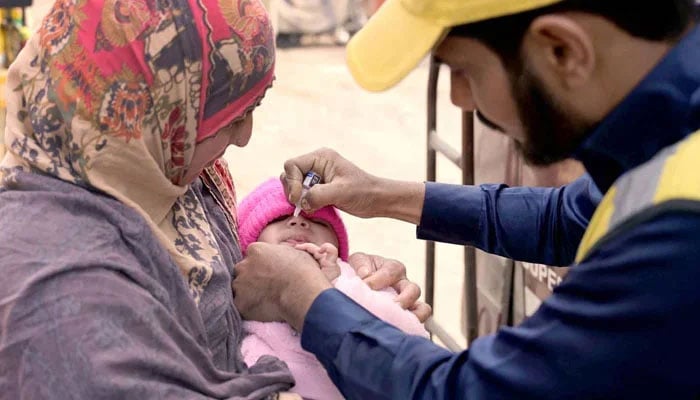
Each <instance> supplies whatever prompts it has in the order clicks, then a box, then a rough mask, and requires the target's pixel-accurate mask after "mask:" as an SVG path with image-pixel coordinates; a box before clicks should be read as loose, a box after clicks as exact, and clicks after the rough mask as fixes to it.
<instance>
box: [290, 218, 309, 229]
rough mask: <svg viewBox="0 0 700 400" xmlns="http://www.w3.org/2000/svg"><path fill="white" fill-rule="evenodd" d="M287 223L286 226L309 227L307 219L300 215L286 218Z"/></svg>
mask: <svg viewBox="0 0 700 400" xmlns="http://www.w3.org/2000/svg"><path fill="white" fill-rule="evenodd" d="M287 225H288V226H297V225H299V226H301V227H302V228H308V227H309V221H308V220H307V219H306V218H304V217H302V216H301V215H300V216H298V217H294V216H292V217H291V218H289V219H288V220H287Z"/></svg>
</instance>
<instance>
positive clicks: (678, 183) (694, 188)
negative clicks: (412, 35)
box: [654, 131, 700, 204]
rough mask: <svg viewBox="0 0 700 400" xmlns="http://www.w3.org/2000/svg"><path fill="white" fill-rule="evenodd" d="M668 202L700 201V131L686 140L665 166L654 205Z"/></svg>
mask: <svg viewBox="0 0 700 400" xmlns="http://www.w3.org/2000/svg"><path fill="white" fill-rule="evenodd" d="M668 200H699V201H700V131H698V132H696V133H694V134H692V135H691V136H689V137H688V138H687V139H686V140H684V141H683V142H682V143H681V144H680V146H678V150H677V151H676V152H675V153H674V154H673V155H672V156H670V157H669V158H668V160H667V161H666V163H665V164H664V168H663V171H662V173H661V178H660V179H659V185H658V186H657V189H656V194H655V195H654V204H660V203H663V202H665V201H668Z"/></svg>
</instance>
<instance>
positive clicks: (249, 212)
mask: <svg viewBox="0 0 700 400" xmlns="http://www.w3.org/2000/svg"><path fill="white" fill-rule="evenodd" d="M293 213H294V205H292V204H291V203H289V201H288V200H287V198H286V197H285V195H284V189H283V188H282V183H281V182H280V180H279V178H271V179H269V180H267V181H266V182H264V183H263V184H261V185H260V186H258V187H257V188H255V189H254V190H253V191H252V192H250V194H249V195H248V196H246V197H245V198H244V199H243V200H242V201H241V203H240V204H239V206H238V234H239V236H240V239H241V251H242V252H243V254H244V255H245V253H246V250H247V249H248V245H250V244H251V243H253V242H255V241H257V240H258V237H260V232H262V230H263V228H265V227H266V226H267V225H268V224H270V222H272V221H274V220H276V219H278V218H280V217H284V216H288V215H292V214H293ZM302 215H303V216H304V217H309V218H316V219H321V220H323V221H326V222H328V223H329V224H330V225H331V227H333V230H334V231H335V235H336V236H337V237H338V256H339V257H340V259H341V260H343V261H347V260H348V233H347V231H346V230H345V224H343V220H342V219H341V218H340V214H338V211H337V210H336V209H335V207H331V206H328V207H324V208H322V209H320V210H318V211H316V212H315V213H313V214H311V215H307V214H306V213H302Z"/></svg>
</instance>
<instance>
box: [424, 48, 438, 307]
mask: <svg viewBox="0 0 700 400" xmlns="http://www.w3.org/2000/svg"><path fill="white" fill-rule="evenodd" d="M439 73H440V64H439V63H438V62H437V61H436V60H435V59H434V58H432V59H431V60H430V75H429V77H428V126H427V146H426V147H427V163H426V164H427V174H426V175H427V180H428V181H429V182H435V179H436V177H437V157H436V154H435V150H434V149H433V148H432V145H431V141H430V137H431V136H430V134H431V132H434V131H435V129H436V128H437V84H438V76H439ZM434 300H435V242H433V241H427V242H426V243H425V302H426V303H428V304H429V305H430V306H431V307H432V306H433V305H434Z"/></svg>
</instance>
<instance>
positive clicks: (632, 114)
mask: <svg viewBox="0 0 700 400" xmlns="http://www.w3.org/2000/svg"><path fill="white" fill-rule="evenodd" d="M698 129H700V28H695V29H693V30H692V31H691V32H690V33H688V34H687V35H686V37H684V38H683V39H682V40H681V42H679V43H678V45H676V46H675V47H674V48H673V49H671V51H669V53H668V54H667V55H666V56H665V57H664V58H663V59H662V60H661V62H660V63H659V64H658V65H657V66H656V67H655V68H654V69H653V70H652V71H651V72H650V73H649V75H647V76H646V77H645V78H644V79H643V80H642V82H641V83H640V84H639V85H637V87H636V88H634V89H633V90H632V92H630V94H629V95H628V96H627V97H626V98H625V99H624V100H623V101H622V103H620V104H619V105H618V106H617V107H616V108H615V109H613V111H612V112H611V113H610V114H608V116H607V117H606V118H605V119H604V120H603V121H602V122H601V123H600V125H598V126H597V127H596V128H595V129H594V130H593V132H592V133H591V134H590V135H589V136H588V137H587V138H586V139H585V140H584V141H583V143H582V144H581V145H580V146H579V148H578V149H577V151H576V153H575V154H574V156H575V157H576V158H577V159H578V160H580V161H581V162H582V163H583V164H584V166H585V167H586V170H587V171H588V172H589V174H590V175H591V177H592V178H593V180H594V181H595V183H596V185H597V186H598V188H599V189H600V190H601V191H602V192H603V193H604V192H606V191H607V190H608V189H609V188H610V186H612V184H613V183H614V182H615V180H616V179H617V178H618V177H620V176H621V175H622V174H624V173H625V172H627V171H629V170H631V169H633V168H636V167H637V166H639V165H641V164H643V163H644V162H646V161H648V160H649V159H651V158H652V157H653V156H654V155H655V154H656V153H658V152H659V151H660V150H661V149H663V148H665V147H668V146H670V145H672V144H674V143H676V142H678V141H680V140H682V139H684V138H685V137H686V136H688V135H689V134H691V133H693V132H694V131H697V130H698Z"/></svg>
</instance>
